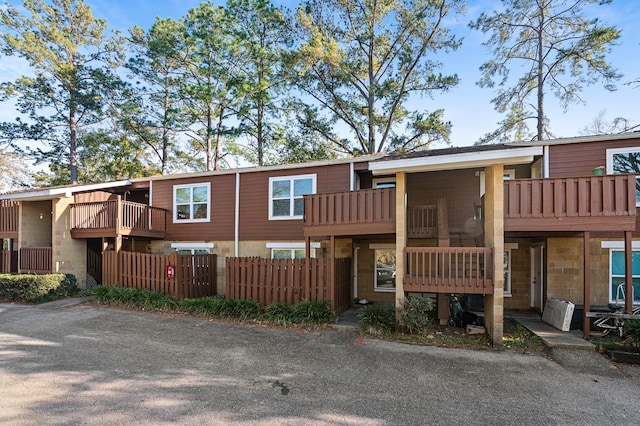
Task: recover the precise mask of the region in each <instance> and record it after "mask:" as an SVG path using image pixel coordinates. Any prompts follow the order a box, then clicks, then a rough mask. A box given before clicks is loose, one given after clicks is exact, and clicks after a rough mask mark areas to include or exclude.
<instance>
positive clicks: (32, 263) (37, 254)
mask: <svg viewBox="0 0 640 426" xmlns="http://www.w3.org/2000/svg"><path fill="white" fill-rule="evenodd" d="M51 255H52V250H51V247H23V248H21V249H20V272H21V273H25V274H50V273H51V270H52V269H51V265H52V262H51Z"/></svg>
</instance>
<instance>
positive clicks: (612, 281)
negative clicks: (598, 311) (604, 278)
mask: <svg viewBox="0 0 640 426" xmlns="http://www.w3.org/2000/svg"><path fill="white" fill-rule="evenodd" d="M610 253H611V254H610V262H609V302H610V303H615V302H616V297H618V302H622V300H623V298H622V294H618V286H620V284H624V263H625V262H624V250H611V252H610ZM631 274H632V281H633V303H635V304H638V303H640V251H636V250H634V251H633V252H632V253H631ZM622 288H624V285H623V286H622Z"/></svg>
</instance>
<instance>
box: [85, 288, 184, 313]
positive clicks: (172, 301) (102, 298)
mask: <svg viewBox="0 0 640 426" xmlns="http://www.w3.org/2000/svg"><path fill="white" fill-rule="evenodd" d="M91 293H92V294H93V297H94V298H95V299H96V300H98V301H99V302H102V303H107V304H110V303H113V304H118V305H123V306H128V307H136V308H140V309H143V310H145V311H155V310H162V309H173V308H175V307H177V300H176V298H174V297H171V296H165V295H163V294H162V293H158V292H155V291H149V290H143V289H138V288H123V287H114V286H97V287H94V288H93V289H92V290H91Z"/></svg>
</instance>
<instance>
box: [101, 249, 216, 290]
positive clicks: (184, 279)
mask: <svg viewBox="0 0 640 426" xmlns="http://www.w3.org/2000/svg"><path fill="white" fill-rule="evenodd" d="M216 262H217V256H216V255H215V254H195V255H180V254H177V253H172V254H170V255H168V256H166V255H159V254H148V253H132V252H126V251H121V252H120V253H118V254H116V253H115V252H113V251H107V252H105V253H103V254H102V284H103V285H117V286H119V287H128V288H138V289H145V290H151V291H156V292H159V293H163V294H165V295H168V296H175V297H179V298H183V297H189V298H196V297H206V296H215V295H216V289H217V287H216V286H217V283H216V281H217V280H216V278H217V263H216ZM169 266H171V267H172V268H173V271H174V276H173V277H169V276H168V275H169V274H168V267H169Z"/></svg>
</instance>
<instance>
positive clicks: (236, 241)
mask: <svg viewBox="0 0 640 426" xmlns="http://www.w3.org/2000/svg"><path fill="white" fill-rule="evenodd" d="M239 239H240V173H237V172H236V209H235V236H234V244H233V245H234V250H233V253H234V256H235V257H238V253H239V252H240V250H239V247H238V245H239Z"/></svg>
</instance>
